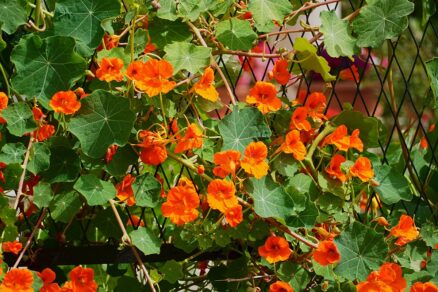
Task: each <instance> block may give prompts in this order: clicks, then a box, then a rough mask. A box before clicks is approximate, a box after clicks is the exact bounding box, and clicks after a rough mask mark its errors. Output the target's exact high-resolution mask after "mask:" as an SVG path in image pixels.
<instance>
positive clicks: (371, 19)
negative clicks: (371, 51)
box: [353, 0, 414, 48]
mask: <svg viewBox="0 0 438 292" xmlns="http://www.w3.org/2000/svg"><path fill="white" fill-rule="evenodd" d="M367 3H368V5H366V6H364V7H362V9H361V10H360V14H359V16H358V17H356V19H354V21H353V30H354V32H355V33H356V35H357V45H358V46H359V47H373V48H377V47H380V45H381V44H382V43H383V41H384V40H387V39H391V38H394V37H397V36H398V35H400V34H401V33H402V32H403V31H404V30H405V29H406V28H407V27H408V18H407V16H408V15H409V14H411V13H412V12H413V11H414V3H412V2H410V1H409V0H368V1H367Z"/></svg>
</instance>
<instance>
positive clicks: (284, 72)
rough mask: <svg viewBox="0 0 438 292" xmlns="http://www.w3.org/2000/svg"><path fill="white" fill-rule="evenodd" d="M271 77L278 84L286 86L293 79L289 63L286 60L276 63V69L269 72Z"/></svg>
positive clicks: (279, 60)
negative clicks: (288, 66)
mask: <svg viewBox="0 0 438 292" xmlns="http://www.w3.org/2000/svg"><path fill="white" fill-rule="evenodd" d="M269 77H270V78H271V79H272V78H274V79H275V81H277V82H278V84H281V85H286V84H287V83H288V82H289V79H290V77H291V74H290V72H289V70H288V68H287V61H286V60H285V59H278V60H277V61H275V64H274V68H272V71H271V72H269Z"/></svg>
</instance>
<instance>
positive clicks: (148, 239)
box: [129, 227, 161, 255]
mask: <svg viewBox="0 0 438 292" xmlns="http://www.w3.org/2000/svg"><path fill="white" fill-rule="evenodd" d="M129 236H130V237H131V240H132V243H133V244H134V245H135V246H136V247H137V248H138V249H139V250H141V251H142V252H143V253H144V254H145V255H149V254H158V253H160V246H161V242H160V239H158V237H157V236H156V235H155V234H154V233H153V232H152V230H150V229H146V228H144V227H140V228H138V229H137V230H134V231H132V232H131V233H130V234H129Z"/></svg>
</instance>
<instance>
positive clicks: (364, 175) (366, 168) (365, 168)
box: [350, 157, 374, 182]
mask: <svg viewBox="0 0 438 292" xmlns="http://www.w3.org/2000/svg"><path fill="white" fill-rule="evenodd" d="M350 174H351V175H352V176H355V177H358V178H360V180H361V181H363V182H368V181H370V180H371V179H372V178H373V177H374V171H373V169H372V165H371V161H370V160H369V159H368V158H366V157H359V158H358V159H357V160H356V162H355V163H354V165H353V166H352V167H350Z"/></svg>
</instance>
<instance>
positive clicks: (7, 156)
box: [0, 143, 26, 164]
mask: <svg viewBox="0 0 438 292" xmlns="http://www.w3.org/2000/svg"><path fill="white" fill-rule="evenodd" d="M24 153H26V147H25V146H24V145H23V144H22V143H8V144H5V145H3V147H2V149H1V152H0V162H3V163H6V164H10V163H18V164H21V163H22V162H23V159H24Z"/></svg>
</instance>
